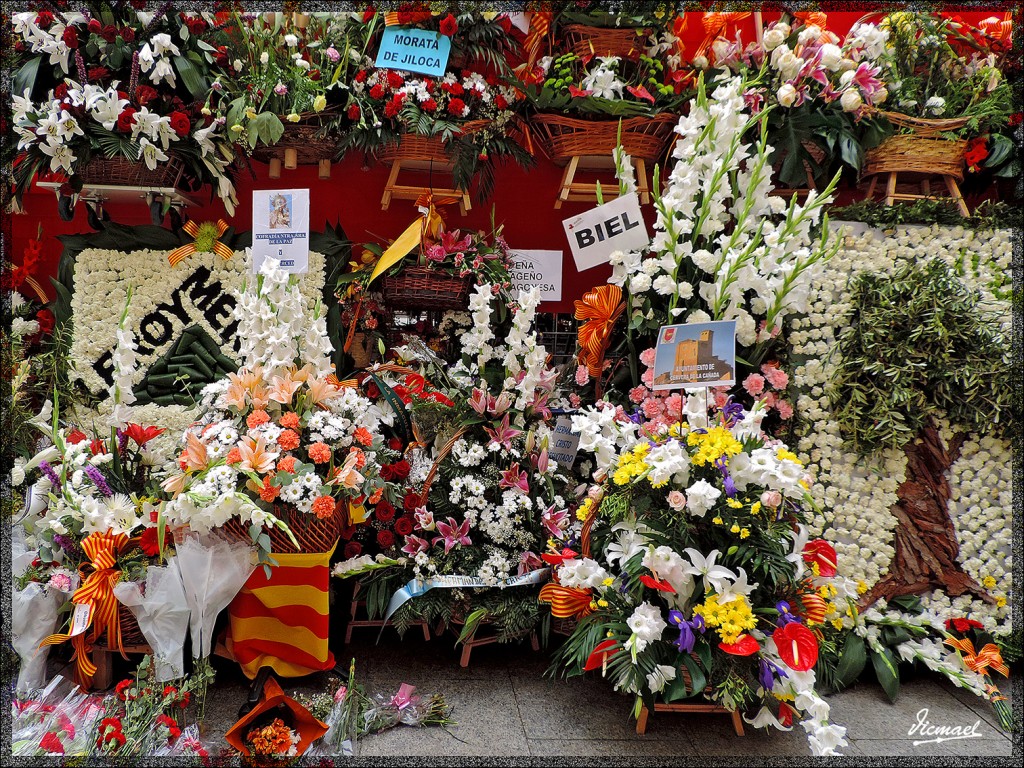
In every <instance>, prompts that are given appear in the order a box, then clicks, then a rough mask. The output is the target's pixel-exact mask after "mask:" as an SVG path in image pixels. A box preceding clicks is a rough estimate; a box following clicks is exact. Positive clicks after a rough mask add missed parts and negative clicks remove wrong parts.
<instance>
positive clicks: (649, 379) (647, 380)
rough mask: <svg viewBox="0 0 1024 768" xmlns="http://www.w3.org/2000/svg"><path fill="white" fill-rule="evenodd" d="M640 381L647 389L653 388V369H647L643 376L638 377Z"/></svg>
mask: <svg viewBox="0 0 1024 768" xmlns="http://www.w3.org/2000/svg"><path fill="white" fill-rule="evenodd" d="M640 381H642V382H643V383H644V384H646V385H647V386H648V387H653V386H654V369H653V368H648V369H647V370H646V371H644V372H643V374H642V375H641V376H640Z"/></svg>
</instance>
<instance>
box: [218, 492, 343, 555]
mask: <svg viewBox="0 0 1024 768" xmlns="http://www.w3.org/2000/svg"><path fill="white" fill-rule="evenodd" d="M274 516H275V517H277V518H278V519H279V520H283V521H284V522H285V523H287V524H288V528H289V529H290V530H291V532H292V535H293V536H295V540H296V541H297V542H298V543H299V548H298V549H296V548H295V545H294V544H292V541H291V539H290V538H288V534H287V533H285V532H284V531H282V530H281V529H280V528H278V527H277V526H274V527H272V528H269V529H268V528H264V529H263V532H264V533H266V534H267V535H268V536H270V551H271V552H275V553H279V554H283V555H293V554H296V553H298V552H304V553H307V554H311V553H314V552H330V551H331V548H332V547H334V545H335V544H336V543H337V542H338V538H339V537H340V536H341V529H342V527H343V525H344V524H345V519H346V516H347V507H346V505H345V504H344V503H339V504H338V505H336V506H335V508H334V514H333V515H331V516H330V517H326V518H323V519H320V518H318V517H317V516H316V515H314V514H312V513H308V514H307V513H305V512H300V511H298V510H297V509H295V507H292V506H291V505H289V504H280V505H278V504H275V505H274ZM218 530H220V531H223V532H224V533H225V534H227V535H228V536H230V537H231V538H233V539H238V540H240V541H246V542H249V541H252V538H251V537H250V536H249V528H248V526H246V525H243V524H242V523H241V521H239V520H238V518H235V517H233V518H231V519H230V520H228V521H227V522H226V523H225V524H224V525H222V526H221V527H220V528H219V529H218Z"/></svg>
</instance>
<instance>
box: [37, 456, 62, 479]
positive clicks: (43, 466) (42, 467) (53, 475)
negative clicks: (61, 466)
mask: <svg viewBox="0 0 1024 768" xmlns="http://www.w3.org/2000/svg"><path fill="white" fill-rule="evenodd" d="M39 471H40V472H42V473H43V474H44V475H46V479H47V480H49V481H50V485H60V476H59V475H58V474H57V472H56V471H55V470H54V469H53V467H52V466H50V462H48V461H40V462H39Z"/></svg>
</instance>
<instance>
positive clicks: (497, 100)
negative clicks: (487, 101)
mask: <svg viewBox="0 0 1024 768" xmlns="http://www.w3.org/2000/svg"><path fill="white" fill-rule="evenodd" d="M494 106H495V107H497V108H498V109H505V108H506V107H508V99H506V98H505V97H504V96H502V95H501V94H500V93H499V94H498V95H497V96H495V97H494Z"/></svg>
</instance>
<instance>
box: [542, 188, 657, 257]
mask: <svg viewBox="0 0 1024 768" xmlns="http://www.w3.org/2000/svg"><path fill="white" fill-rule="evenodd" d="M562 226H563V227H564V228H565V236H566V237H567V238H568V239H569V249H570V250H571V251H572V257H573V259H575V260H576V269H577V270H578V271H580V272H582V271H583V270H585V269H590V268H591V267H596V266H598V265H599V264H605V263H607V261H608V258H609V257H610V256H611V255H612V254H613V253H614V252H615V251H639V250H642V249H643V248H646V247H647V246H648V245H649V244H650V242H651V238H650V236H648V234H647V227H646V225H645V224H644V219H643V214H642V213H641V211H640V200H639V198H638V197H637V196H636V192H631V193H630V194H628V195H623V196H622V197H618V198H616V199H615V200H612V201H611V202H610V203H605V204H604V205H599V206H598V207H597V208H594V209H593V210H590V211H587V212H586V213H583V214H580V215H579V216H573V217H571V218H568V219H565V220H564V221H563V222H562Z"/></svg>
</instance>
